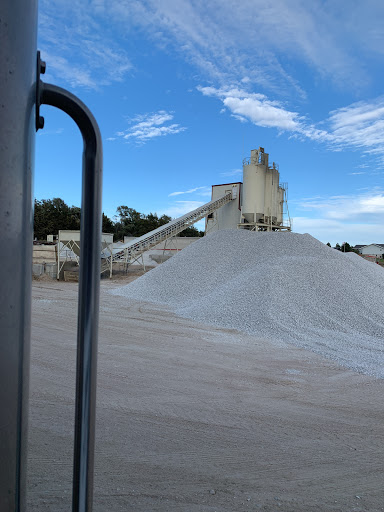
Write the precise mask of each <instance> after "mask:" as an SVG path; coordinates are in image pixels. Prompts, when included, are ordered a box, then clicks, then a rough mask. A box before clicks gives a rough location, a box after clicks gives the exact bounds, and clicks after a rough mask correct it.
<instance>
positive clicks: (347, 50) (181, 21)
mask: <svg viewBox="0 0 384 512" xmlns="http://www.w3.org/2000/svg"><path fill="white" fill-rule="evenodd" d="M95 1H96V0H95ZM368 1H369V7H365V5H364V4H362V3H361V2H360V3H359V2H355V1H354V2H349V3H348V8H346V3H345V2H324V1H322V0H313V1H311V2H308V1H307V0H290V1H289V2H287V1H286V0H274V1H273V2H265V1H264V0H242V1H241V2H237V3H234V2H233V1H230V0H211V1H210V2H201V1H197V2H196V1H194V0H178V1H177V2H176V1H175V0H163V1H161V2H159V1H157V0H146V1H145V2H144V1H138V0H130V1H128V0H119V1H117V0H110V1H108V2H106V0H104V1H102V0H97V7H98V11H99V12H103V13H104V14H105V15H108V16H110V17H111V18H113V19H114V20H115V21H116V22H118V23H121V25H122V26H124V27H125V28H127V27H129V28H132V26H139V27H140V29H141V30H145V31H147V33H148V35H149V36H150V37H151V38H152V39H153V40H155V41H156V42H157V43H158V45H159V46H160V47H167V48H169V47H170V46H173V48H174V49H177V51H178V52H180V54H181V55H182V56H183V57H184V58H185V59H186V60H189V61H190V62H192V63H193V64H194V65H195V66H197V67H198V68H199V69H200V70H201V71H202V72H203V73H204V75H205V76H207V75H209V77H210V79H214V80H218V81H219V82H221V83H228V81H229V80H230V81H233V80H235V81H240V80H243V83H253V84H258V85H261V86H264V87H267V88H269V89H273V88H275V89H278V90H280V91H285V90H286V88H287V87H289V88H290V89H291V90H295V91H296V92H297V93H298V94H301V95H305V93H304V91H302V89H301V87H300V85H299V83H298V81H297V80H296V78H295V77H293V76H292V69H293V68H294V66H292V61H293V60H294V59H296V60H299V61H300V62H301V63H304V64H305V65H307V66H308V67H309V68H310V72H311V73H312V74H313V71H315V72H316V73H317V75H318V77H321V78H323V77H326V78H327V79H329V80H331V81H335V82H337V83H338V84H340V85H341V86H342V87H343V88H345V87H351V88H355V87H359V86H360V85H361V84H362V83H365V82H367V81H368V80H369V76H368V73H367V72H366V69H365V66H364V57H365V56H367V57H368V56H369V58H370V60H371V61H372V60H373V59H375V58H376V59H377V60H379V59H381V56H382V53H383V50H382V48H383V47H384V44H383V43H384V35H383V31H382V30H381V20H382V18H383V14H384V13H383V6H382V5H381V3H380V2H378V1H374V0H371V1H370V0H368ZM357 26H358V30H357V29H356V27H357ZM286 55H288V56H289V58H288V59H287V58H286Z"/></svg>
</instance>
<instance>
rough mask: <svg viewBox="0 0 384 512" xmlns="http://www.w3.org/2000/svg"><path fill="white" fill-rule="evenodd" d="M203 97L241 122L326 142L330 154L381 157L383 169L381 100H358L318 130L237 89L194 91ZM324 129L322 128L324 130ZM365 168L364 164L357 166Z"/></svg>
mask: <svg viewBox="0 0 384 512" xmlns="http://www.w3.org/2000/svg"><path fill="white" fill-rule="evenodd" d="M197 89H198V90H199V91H200V92H201V93H202V94H203V95H204V96H209V97H214V98H217V99H219V100H220V101H221V102H222V104H223V105H224V107H225V109H226V110H227V111H228V112H229V113H230V115H232V116H233V117H235V118H236V119H238V120H240V121H250V122H252V123H253V124H255V125H257V126H261V127H264V128H275V129H277V130H279V131H281V132H288V133H290V134H292V136H295V137H303V138H307V139H310V140H313V141H317V142H322V143H326V144H327V147H328V148H329V149H331V150H333V151H340V150H342V149H344V148H352V149H360V150H362V151H363V152H365V153H368V154H372V155H376V156H379V157H380V160H381V163H382V165H383V166H384V98H383V97H380V98H377V99H376V100H374V101H371V102H369V101H365V102H363V101H361V102H358V103H354V104H351V105H348V106H346V107H342V108H340V109H337V110H334V111H332V112H330V114H329V116H328V118H327V119H326V120H325V121H323V122H322V123H321V125H320V126H321V127H322V128H318V127H317V126H316V125H315V124H314V123H311V122H310V121H309V120H308V119H307V118H306V117H305V116H302V115H300V114H299V113H298V112H295V111H292V110H289V109H287V108H286V107H285V105H284V104H283V103H281V102H278V101H271V100H269V99H268V98H267V97H266V96H265V95H264V94H259V93H251V92H248V91H246V90H244V89H241V88H238V87H221V88H215V87H212V86H210V87H202V86H199V87H198V88H197ZM324 126H325V127H326V128H327V129H324V128H323V127H324ZM360 167H362V168H364V167H366V164H362V166H360Z"/></svg>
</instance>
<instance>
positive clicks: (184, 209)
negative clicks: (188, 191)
mask: <svg viewBox="0 0 384 512" xmlns="http://www.w3.org/2000/svg"><path fill="white" fill-rule="evenodd" d="M203 204H204V201H175V202H174V203H172V204H170V205H169V206H168V207H167V208H166V209H165V210H164V212H162V213H165V214H166V215H169V216H170V217H172V218H176V217H181V216H182V215H185V214H186V213H189V212H191V211H192V210H196V208H199V206H202V205H203Z"/></svg>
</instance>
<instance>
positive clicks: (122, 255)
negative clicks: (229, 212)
mask: <svg viewBox="0 0 384 512" xmlns="http://www.w3.org/2000/svg"><path fill="white" fill-rule="evenodd" d="M233 199H235V196H234V195H233V193H232V191H231V192H228V193H227V194H225V195H224V196H222V197H220V198H219V199H215V200H214V201H209V203H206V204H204V205H203V206H200V207H199V208H196V210H192V211H191V212H189V213H187V214H185V215H183V216H182V217H178V218H177V219H174V220H171V221H170V222H168V224H164V226H160V227H159V228H156V229H154V230H153V231H150V232H149V233H147V234H145V235H143V236H140V237H138V238H135V240H131V241H130V242H128V243H126V244H124V245H121V246H120V247H119V249H118V252H117V253H116V254H114V255H113V257H112V261H113V262H118V261H120V262H125V263H126V264H130V263H132V262H133V261H137V260H138V258H139V257H140V256H142V254H143V253H144V252H145V251H148V250H149V249H151V248H152V247H155V245H157V244H159V243H160V242H164V241H165V240H167V239H168V238H171V237H173V236H176V235H178V234H179V233H181V232H182V231H184V229H186V228H188V227H189V226H192V224H195V222H198V221H199V220H201V219H203V218H204V217H207V216H208V215H209V214H210V213H213V212H214V211H216V210H218V209H219V208H221V207H222V206H224V205H225V204H227V203H229V202H230V201H232V200H233Z"/></svg>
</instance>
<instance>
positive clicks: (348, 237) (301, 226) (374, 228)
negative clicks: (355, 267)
mask: <svg viewBox="0 0 384 512" xmlns="http://www.w3.org/2000/svg"><path fill="white" fill-rule="evenodd" d="M293 231H294V232H296V233H309V234H310V235H312V236H313V237H315V238H317V239H318V240H320V241H321V242H323V243H327V242H330V244H331V245H332V246H335V245H336V243H339V244H342V243H343V242H348V243H349V244H351V245H356V244H370V243H383V240H384V226H383V225H382V224H376V223H365V222H349V223H346V222H342V221H338V220H332V219H326V218H316V219H313V218H310V217H294V218H293Z"/></svg>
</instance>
